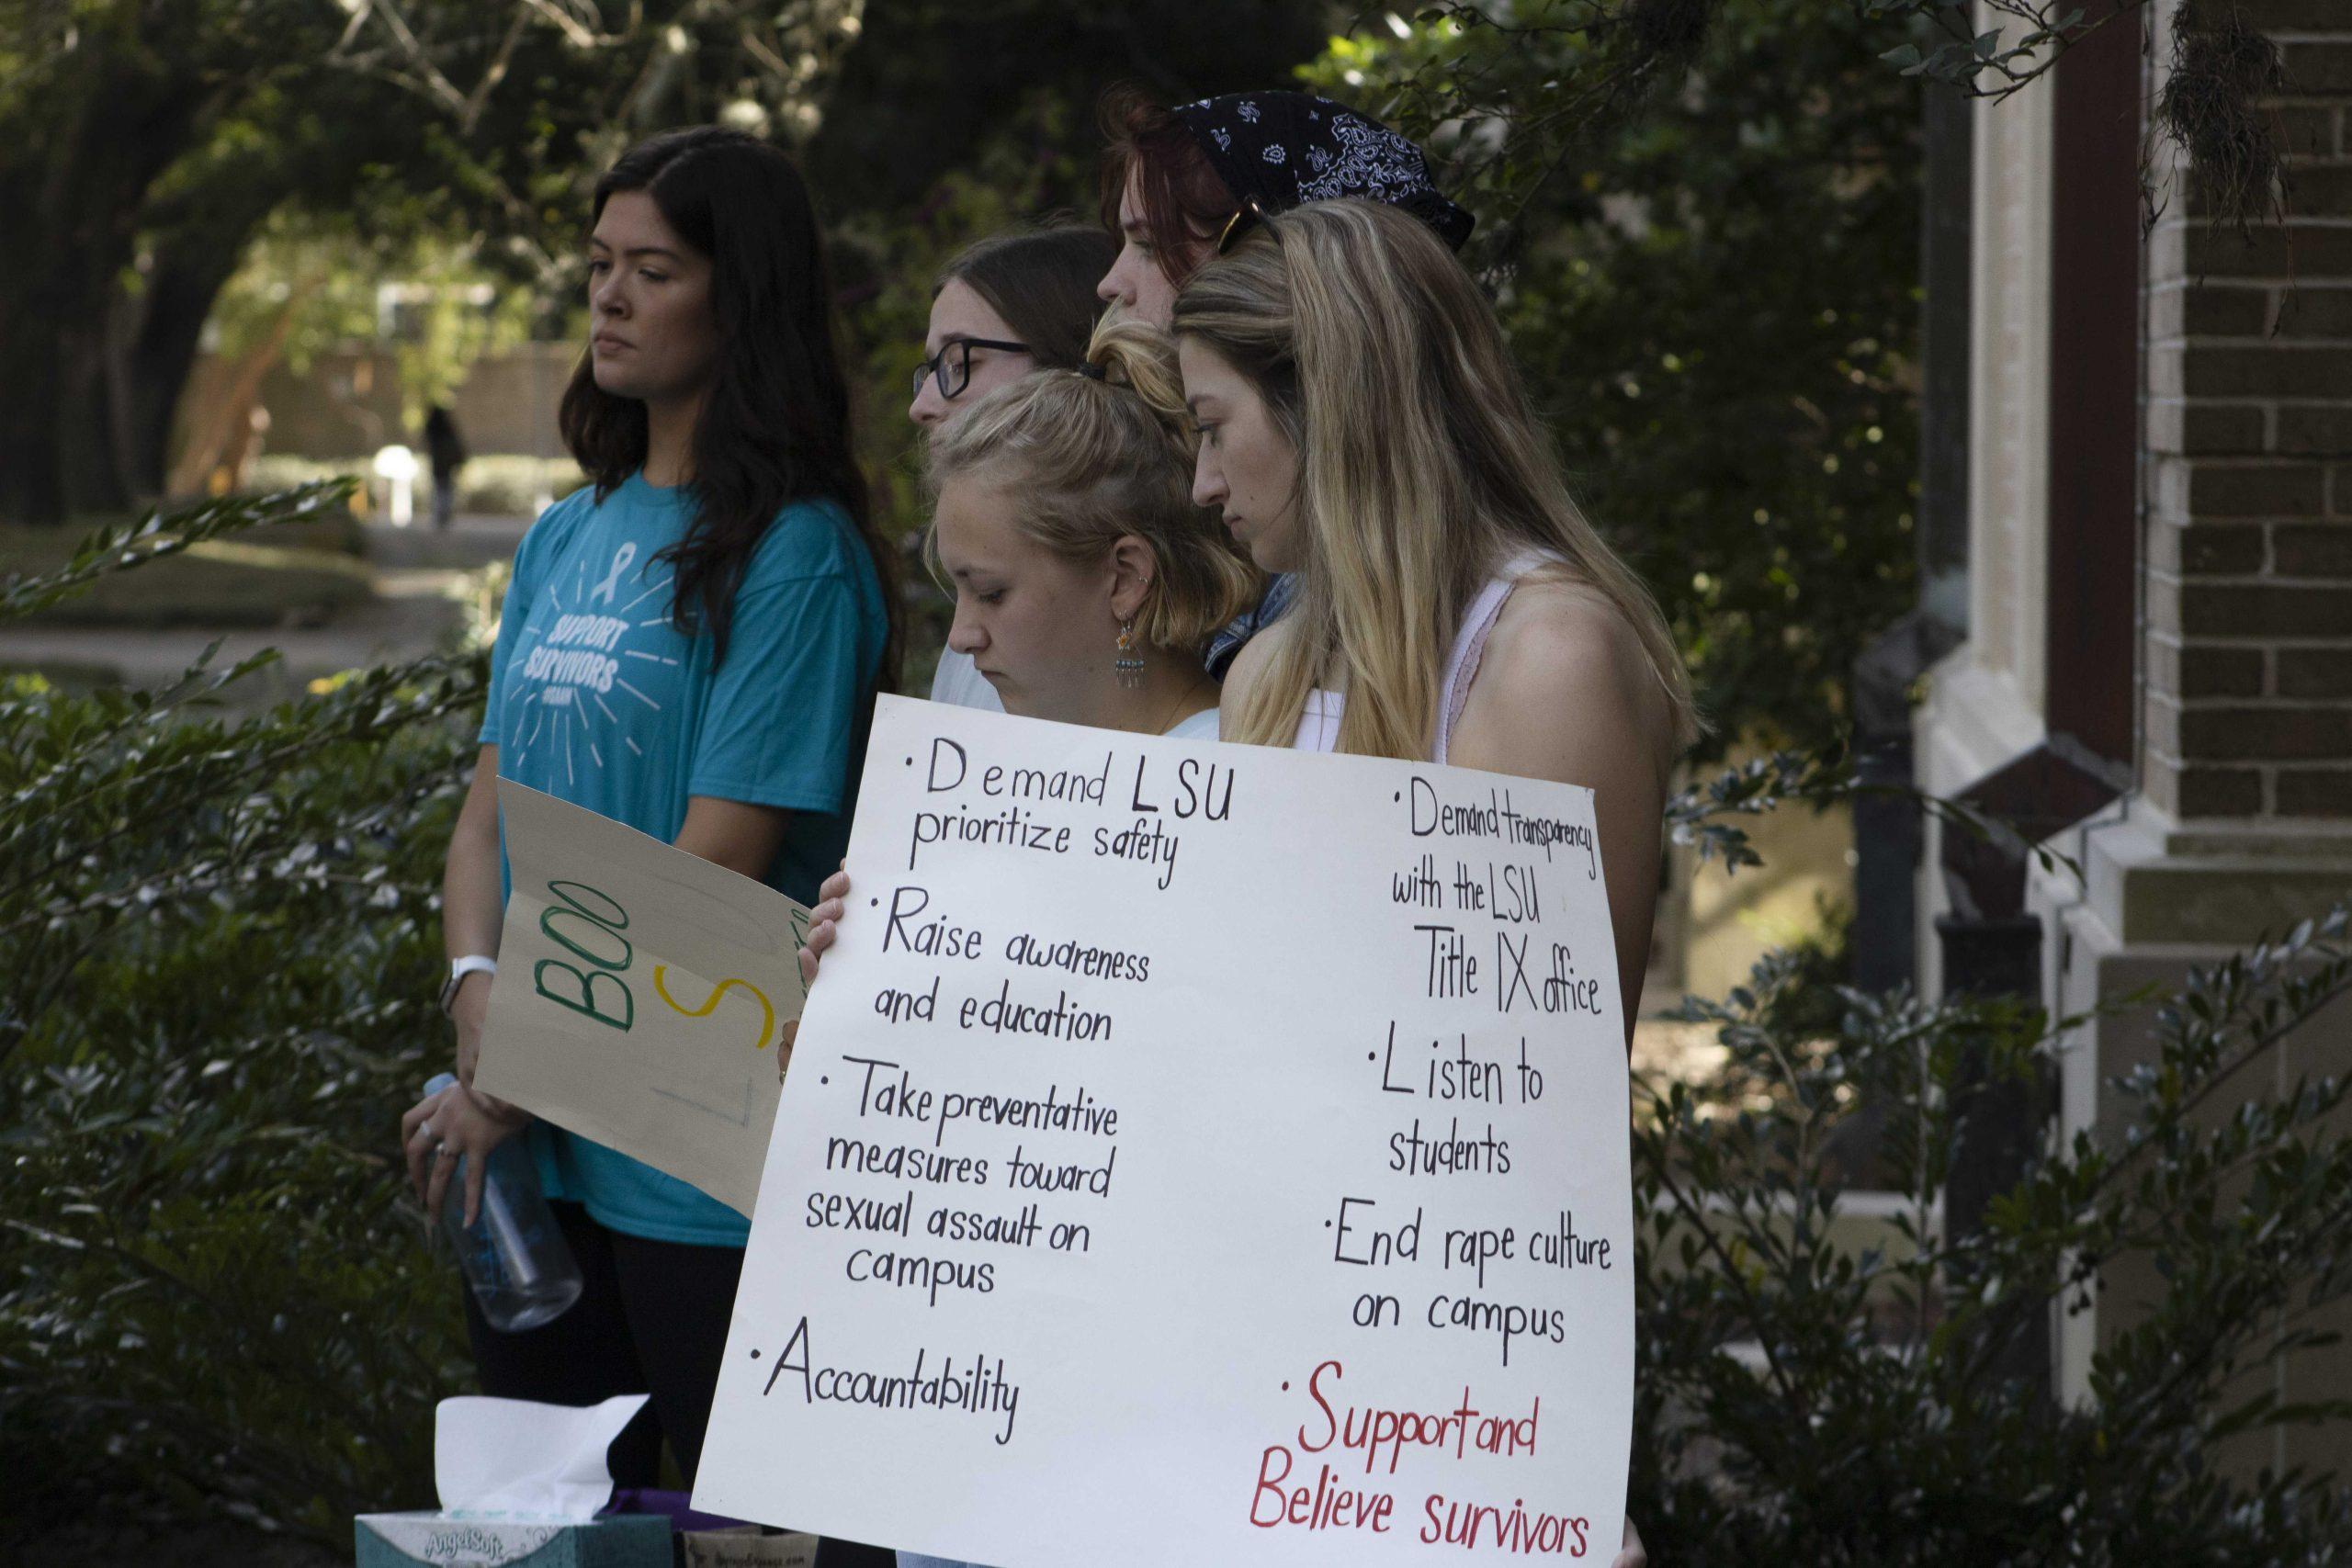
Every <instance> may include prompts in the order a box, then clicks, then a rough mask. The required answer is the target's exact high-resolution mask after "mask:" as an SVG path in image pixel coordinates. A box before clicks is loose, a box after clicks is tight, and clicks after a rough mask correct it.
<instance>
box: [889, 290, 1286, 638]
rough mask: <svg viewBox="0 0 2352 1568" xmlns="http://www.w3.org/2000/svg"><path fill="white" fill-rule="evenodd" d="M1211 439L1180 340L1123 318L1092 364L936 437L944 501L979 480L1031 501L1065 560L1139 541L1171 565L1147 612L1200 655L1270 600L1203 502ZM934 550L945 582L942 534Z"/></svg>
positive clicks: (1045, 376)
mask: <svg viewBox="0 0 2352 1568" xmlns="http://www.w3.org/2000/svg"><path fill="white" fill-rule="evenodd" d="M1196 440H1197V436H1196V435H1195V434H1194V431H1193V420H1192V416H1191V414H1190V413H1189V412H1187V411H1186V410H1185V407H1184V385H1183V380H1182V378H1181V377H1180V376H1179V375H1178V373H1177V369H1176V352H1175V345H1174V344H1172V343H1171V342H1170V339H1169V337H1168V334H1167V333H1162V332H1160V331H1159V330H1158V329H1156V328H1154V327H1152V326H1150V325H1148V324H1147V323H1145V322H1143V321H1135V320H1132V319H1123V318H1122V317H1121V316H1120V315H1119V314H1118V312H1116V311H1114V312H1113V313H1112V314H1111V315H1108V316H1105V317H1104V318H1103V320H1102V321H1100V322H1099V323H1097V324H1096V326H1095V328H1094V334H1093V336H1092V338H1091V340H1090V341H1089V342H1088V344H1087V345H1086V368H1084V369H1082V370H1038V371H1034V372H1032V373H1031V374H1029V375H1027V376H1023V378H1021V379H1020V380H1018V381H1015V382H1013V383H1012V384H1011V385H1010V386H1005V387H1000V388H998V389H996V390H995V391H993V392H990V393H989V395H988V396H986V397H984V398H982V399H981V400H979V401H978V403H976V404H974V405H973V407H972V409H971V411H970V412H967V413H966V414H965V415H964V416H963V417H962V418H960V419H956V420H953V421H951V422H949V423H947V424H946V425H944V427H942V428H941V429H940V430H939V431H938V432H937V433H936V434H933V436H932V437H931V443H930V448H929V453H928V465H927V473H928V478H929V480H930V487H931V494H932V498H933V500H934V501H936V500H937V499H938V495H939V491H940V489H941V487H942V486H944V485H945V484H946V483H947V481H948V480H950V479H959V478H973V479H980V480H982V481H984V482H988V483H992V484H997V485H1001V486H1003V487H1005V488H1007V489H1010V490H1012V491H1014V492H1016V493H1017V494H1018V495H1019V496H1020V498H1021V526H1022V529H1023V532H1025V533H1026V534H1028V536H1030V537H1031V538H1033V539H1035V541H1036V542H1037V543H1039V544H1041V545H1043V546H1045V547H1046V548H1047V549H1049V550H1051V551H1053V552H1054V553H1055V554H1056V555H1058V556H1061V557H1064V558H1067V559H1071V560H1083V561H1096V560H1101V559H1102V558H1103V557H1105V556H1107V555H1109V554H1110V552H1111V550H1112V548H1113V547H1114V546H1115V545H1117V543H1118V542H1119V540H1120V538H1121V537H1122V536H1126V535H1130V534H1132V535H1134V536H1136V537H1137V538H1140V539H1142V540H1143V541H1144V542H1145V543H1146V544H1148V546H1150V547H1151V551H1152V554H1153V555H1154V556H1155V557H1157V558H1158V561H1159V567H1158V570H1156V571H1154V573H1153V574H1152V579H1151V588H1150V592H1149V594H1148V597H1147V598H1146V599H1145V601H1144V604H1143V608H1142V610H1141V611H1140V612H1139V613H1138V614H1137V615H1136V630H1137V631H1138V632H1139V633H1140V634H1141V635H1142V637H1143V638H1144V640H1145V641H1146V642H1147V643H1148V644H1149V645H1150V646H1151V647H1153V648H1157V649H1164V650H1166V651H1168V652H1170V653H1175V654H1179V655H1182V656H1187V657H1191V656H1196V655H1197V654H1198V653H1199V652H1200V650H1201V649H1202V647H1203V646H1204V644H1206V643H1207V641H1208V639H1209V637H1211V636H1212V635H1213V634H1214V633H1216V630H1217V628H1219V627H1220V626H1224V625H1225V624H1226V623H1227V621H1230V620H1231V619H1232V618H1233V617H1234V616H1235V615H1238V614H1239V613H1240V611H1241V610H1242V609H1243V607H1244V606H1246V605H1247V604H1250V602H1251V600H1252V599H1253V598H1254V597H1255V596H1256V593H1257V591H1258V587H1259V579H1258V574H1257V571H1256V569H1254V568H1253V567H1251V566H1250V563H1249V562H1248V561H1246V560H1244V559H1243V558H1241V557H1240V556H1239V555H1238V553H1236V551H1235V550H1234V548H1233V547H1232V545H1231V544H1230V543H1229V542H1228V541H1227V538H1226V537H1225V534H1224V531H1223V530H1222V529H1221V528H1220V527H1218V525H1217V522H1216V514H1215V513H1211V512H1207V511H1204V510H1203V509H1202V508H1200V507H1197V506H1195V505H1193V450H1194V444H1195V442H1196ZM924 554H925V556H926V558H928V559H929V561H930V562H931V568H932V571H933V575H934V576H938V575H940V568H939V549H938V540H937V534H936V531H935V530H934V531H933V534H932V535H930V536H926V538H925V540H924Z"/></svg>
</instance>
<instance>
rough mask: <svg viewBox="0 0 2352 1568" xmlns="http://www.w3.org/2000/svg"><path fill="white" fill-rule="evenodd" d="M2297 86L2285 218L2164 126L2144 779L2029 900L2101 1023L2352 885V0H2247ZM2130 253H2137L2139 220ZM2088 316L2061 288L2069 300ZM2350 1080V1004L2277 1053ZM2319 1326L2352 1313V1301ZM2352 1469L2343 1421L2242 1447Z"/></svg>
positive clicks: (2123, 1314)
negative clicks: (2142, 990)
mask: <svg viewBox="0 0 2352 1568" xmlns="http://www.w3.org/2000/svg"><path fill="white" fill-rule="evenodd" d="M2237 6H2238V10H2239V14H2241V15H2243V16H2244V17H2246V18H2247V19H2248V20H2249V21H2251V22H2252V23H2253V24H2254V25H2256V26H2257V27H2259V28H2262V29H2263V30H2264V31H2265V32H2266V33H2267V35H2268V36H2269V37H2270V38H2271V39H2273V40H2274V41H2275V42H2277V43H2278V46H2279V49H2280V51H2281V54H2282V56H2283V59H2284V63H2285V67H2286V70H2287V72H2288V73H2289V75H2290V78H2291V80H2290V85H2289V87H2288V89H2287V91H2286V92H2284V93H2283V94H2281V95H2280V96H2279V97H2278V99H2277V100H2276V101H2275V103H2273V104H2271V105H2270V106H2268V107H2269V109H2270V112H2272V113H2274V114H2275V115H2276V117H2277V120H2276V123H2277V124H2278V127H2279V128H2280V129H2281V130H2283V131H2284V134H2285V137H2286V140H2287V142H2288V155H2289V157H2288V167H2287V177H2288V180H2289V191H2288V205H2289V209H2290V217H2289V219H2288V220H2287V221H2285V222H2284V223H2277V224H2267V225H2260V226H2257V227H2256V228H2255V229H2254V230H2253V231H2251V232H2250V233H2248V234H2247V235H2245V236H2244V237H2240V236H2237V235H2235V234H2232V233H2228V232H2222V233H2215V232H2213V231H2211V229H2210V228H2209V227H2208V225H2207V221H2206V215H2205V209H2204V206H2203V204H2202V202H2201V201H2200V200H2199V197H2198V194H2197V193H2196V192H2195V191H2194V190H2193V189H2192V188H2191V187H2190V186H2189V184H2188V174H2187V171H2186V170H2185V169H2184V168H2183V167H2182V166H2181V155H2180V153H2179V150H2178V149H2177V148H2176V147H2174V146H2172V145H2171V144H2170V143H2168V142H2166V141H2154V142H2153V143H2152V145H2151V147H2150V152H2151V155H2152V160H2153V164H2154V167H2153V168H2152V170H2151V174H2152V175H2153V176H2154V179H2155V180H2156V181H2157V182H2158V186H2159V189H2160V190H2161V191H2163V192H2164V193H2165V195H2166V197H2167V206H2166V209H2165V213H2164V216H2163V218H2162V220H2161V221H2159V223H2158V224H2157V225H2156V227H2155V229H2154V231H2153V232H2152V233H2151V234H2150V235H2149V236H2148V239H2147V242H2146V246H2145V257H2144V259H2145V272H2144V280H2143V287H2142V290H2141V303H2142V306H2143V311H2144V320H2145V336H2144V340H2143V355H2142V367H2141V368H2142V375H2143V388H2144V390H2145V398H2146V401H2145V405H2144V406H2145V411H2146V414H2145V420H2144V443H2143V453H2142V458H2141V472H2142V489H2143V502H2144V509H2145V522H2144V525H2143V554H2142V558H2141V559H2140V560H2139V561H2138V562H2136V563H2135V562H2131V561H2126V560H2120V559H2119V560H2117V561H2115V562H2114V563H2113V568H2112V571H2111V574H2110V576H2109V580H2108V588H2107V591H2108V592H2115V593H2124V592H2131V588H2132V585H2133V580H2134V575H2135V574H2134V571H2133V568H2134V567H2135V566H2136V567H2137V568H2138V571H2137V574H2136V575H2137V581H2138V586H2139V591H2140V592H2141V596H2142V597H2141V606H2140V608H2141V620H2140V652H2141V659H2140V679H2141V688H2142V689H2141V697H2140V718H2141V726H2140V728H2141V734H2140V743H2139V768H2138V773H2139V780H2138V783H2139V788H2138V790H2137V791H2136V792H2134V793H2133V794H2131V795H2127V796H2126V797H2125V800H2124V801H2123V803H2122V806H2121V808H2120V810H2118V811H2115V812H2112V813H2109V814H2106V815H2105V816H2103V817H2102V818H2101V819H2099V820H2098V821H2096V822H2094V823H2092V824H2089V825H2087V826H2086V827H2085V828H2083V829H2078V830H2076V831H2072V832H2068V833H2064V834H2061V835H2060V836H2059V837H2058V839H2057V840H2056V841H2055V842H2056V847H2057V848H2059V849H2060V850H2062V851H2064V852H2066V853H2068V854H2070V855H2074V856H2076V857H2078V858H2079V859H2080V861H2081V863H2082V864H2083V867H2084V871H2085V876H2084V879H2083V880H2082V881H2081V882H2079V883H2078V882H2076V881H2075V878H2074V877H2072V876H2071V875H2067V874H2038V875H2037V877H2036V879H2035V884H2034V886H2033V888H2032V890H2031V892H2030V897H2029V903H2030V907H2031V908H2034V909H2035V910H2036V911H2037V912H2039V913H2040V914H2041V916H2042V919H2043V922H2044V925H2045V929H2046V930H2047V931H2049V932H2050V933H2051V936H2052V942H2051V946H2050V948H2049V949H2048V951H2047V952H2046V953H2045V954H2044V967H2045V973H2046V975H2047V976H2048V986H2047V990H2048V994H2049V1001H2050V1003H2051V1005H2052V1008H2053V1009H2055V1010H2059V1011H2062V1012H2080V1011H2082V1010H2086V1009H2087V1008H2089V1007H2090V1006H2092V1005H2093V1004H2094V1003H2095V1002H2096V1001H2098V999H2099V998H2112V997H2117V996H2120V995H2122V994H2124V993H2126V992H2128V991H2130V990H2131V989H2132V988H2133V987H2137V986H2140V985H2143V984H2149V983H2153V984H2156V985H2159V986H2165V987H2170V986H2174V985H2177V984H2178V983H2179V982H2180V980H2181V979H2182V977H2183V976H2184V975H2185V974H2186V972H2187V970H2188V968H2189V967H2190V966H2191V965H2192V964H2199V963H2202V962H2207V961H2210V960H2211V959H2213V958H2216V957H2219V956H2221V955H2222V954H2224V953H2230V952H2233V951H2235V950H2238V949H2241V948H2243V947H2244V946H2245V945H2246V944H2247V943H2249V942H2253V941H2254V940H2255V939H2256V937H2258V936H2260V935H2261V934H2263V933H2264V932H2266V931H2267V932H2271V933H2278V932H2281V931H2285V930H2286V929H2287V928H2288V927H2289V926H2290V924H2292V923H2293V922H2294V921H2295V920H2297V919H2301V918H2303V917H2305V916H2309V915H2312V914H2315V913H2317V912H2319V911H2321V910H2323V909H2324V908H2327V907H2328V905H2329V904H2331V903H2333V902H2334V901H2335V900H2336V899H2339V898H2341V897H2345V895H2346V890H2347V889H2352V0H2237ZM2177 9H2178V0H2152V3H2151V4H2150V6H2149V7H2148V10H2147V17H2148V20H2149V23H2150V25H2151V28H2152V34H2153V36H2152V38H2151V39H2150V49H2149V51H2148V56H2147V67H2146V68H2147V71H2148V81H2147V90H2146V92H2145V93H2144V95H2143V102H2145V103H2148V104H2154V102H2156V101H2157V96H2158V94H2159V93H2160V92H2161V90H2162V88H2163V86H2164V84H2165V80H2166V77H2167V73H2168V71H2169V67H2170V62H2171V59H2172V52H2173V39H2172V33H2171V24H2172V21H2173V18H2174V17H2175V16H2176V14H2177ZM2115 243H2117V244H2119V245H2130V244H2131V243H2133V240H2132V237H2131V236H2129V235H2118V236H2116V241H2115ZM2066 308H2067V303H2066V301H2065V300H2064V299H2059V300H2055V301H2053V304H2052V310H2053V311H2054V312H2063V311H2064V310H2066ZM2148 1026H2149V1020H2148V1019H2147V1018H2145V1017H2131V1018H2123V1017H2117V1016H2114V1015H2111V1014H2110V1015H2107V1016H2104V1017H2100V1018H2098V1019H2095V1020H2093V1021H2090V1022H2087V1023H2086V1024H2085V1025H2083V1026H2082V1027H2081V1028H2080V1029H2078V1030H2077V1031H2076V1032H2075V1033H2074V1034H2073V1035H2072V1036H2070V1038H2069V1040H2068V1042H2067V1046H2068V1048H2067V1050H2066V1051H2065V1052H2064V1056H2063V1059H2062V1063H2061V1074H2062V1089H2061V1106H2062V1111H2061V1120H2062V1123H2063V1125H2062V1132H2063V1133H2064V1134H2067V1135H2070V1136H2071V1135H2072V1134H2075V1133H2078V1132H2087V1133H2091V1134H2094V1135H2111V1134H2113V1133H2114V1132H2115V1131H2116V1126H2117V1122H2118V1121H2119V1119H2120V1115H2121V1114H2122V1111H2123V1109H2124V1108H2123V1107H2122V1106H2120V1104H2119V1103H2118V1102H2117V1101H2116V1100H2115V1099H2114V1098H2113V1096H2112V1092H2111V1090H2110V1089H2109V1087H2108V1085H2109V1082H2110V1081H2111V1080H2112V1079H2113V1078H2114V1077H2117V1076H2119V1075H2121V1074H2125V1073H2128V1072H2129V1071H2130V1070H2131V1068H2132V1067H2133V1066H2136V1065H2138V1064H2141V1063H2143V1062H2145V1061H2147V1060H2148V1059H2149V1058H2150V1056H2151V1055H2153V1054H2154V1044H2153V1042H2152V1040H2151V1038H2150V1033H2149V1027H2148ZM2347 1070H2352V1004H2346V1003H2339V1005H2338V1006H2337V1007H2336V1009H2335V1010H2334V1012H2333V1014H2332V1016H2330V1017H2327V1018H2323V1019H2321V1020H2318V1021H2314V1022H2313V1023H2312V1025H2311V1026H2309V1027H2307V1028H2306V1029H2304V1030H2303V1031H2301V1032H2299V1033H2298V1034H2297V1035H2296V1036H2295V1037H2294V1038H2293V1039H2291V1040H2289V1041H2287V1042H2286V1043H2283V1045H2282V1046H2281V1047H2280V1048H2279V1050H2278V1055H2277V1058H2276V1060H2275V1062H2274V1063H2273V1064H2272V1066H2271V1070H2270V1071H2269V1072H2267V1073H2266V1074H2265V1075H2264V1076H2263V1078H2262V1080H2261V1082H2260V1083H2258V1084H2257V1083H2255V1082H2251V1081H2250V1082H2249V1083H2248V1084H2247V1085H2246V1089H2247V1091H2248V1092H2255V1091H2256V1089H2268V1090H2270V1091H2272V1092H2276V1091H2278V1090H2280V1089H2284V1088H2285V1087H2286V1086H2288V1085H2290V1084H2292V1083H2293V1082H2294V1081H2295V1080H2296V1079H2297V1078H2298V1077H2302V1076H2305V1075H2311V1076H2317V1075H2320V1074H2324V1073H2339V1074H2340V1073H2344V1072H2346V1071H2347ZM2164 1290H2165V1282H2164V1281H2163V1280H2160V1279H2158V1278H2156V1277H2155V1276H2154V1272H2153V1270H2151V1269H2146V1268H2145V1267H2143V1266H2142V1265H2141V1264H2139V1263H2136V1262H2134V1261H2133V1260H2130V1259H2124V1260H2119V1262H2118V1263H2117V1264H2116V1265H2115V1266H2114V1267H2112V1268H2111V1269H2109V1271H2108V1272H2107V1273H2106V1275H2105V1276H2104V1277H2103V1279H2102V1280H2101V1290H2100V1293H2099V1295H2098V1301H2097V1304H2096V1306H2095V1308H2094V1310H2092V1311H2091V1312H2088V1313H2085V1314H2079V1315H2064V1316H2062V1317H2061V1319H2060V1321H2059V1323H2058V1325H2057V1327H2058V1344H2057V1352H2058V1354H2057V1360H2058V1372H2059V1383H2060V1388H2061V1392H2062V1393H2066V1394H2079V1393H2081V1392H2082V1390H2083V1389H2084V1387H2085V1386H2086V1377H2087V1374H2088V1370H2089V1365H2090V1358H2091V1356H2092V1354H2093V1353H2094V1352H2095V1351H2096V1349H2097V1348H2098V1346H2099V1345H2100V1344H2102V1343H2105V1342H2107V1341H2108V1340H2109V1339H2110V1338H2111V1337H2112V1336H2113V1335H2114V1334H2115V1333H2117V1332H2118V1331H2120V1329H2122V1328H2124V1327H2126V1326H2128V1325H2130V1324H2131V1322H2132V1321H2133V1320H2134V1318H2135V1317H2136V1316H2137V1315H2138V1314H2140V1313H2141V1312H2143V1311H2144V1310H2145V1308H2146V1305H2147V1303H2150V1302H2153V1301H2154V1300H2156V1299H2157V1298H2159V1297H2160V1296H2161V1295H2162V1293H2163V1292H2164ZM2321 1326H2334V1327H2338V1328H2346V1327H2352V1313H2347V1312H2336V1313H2335V1314H2333V1315H2332V1316H2331V1317H2330V1318H2329V1320H2328V1321H2327V1323H2325V1324H2324V1325H2321ZM2261 1380H2267V1381H2268V1382H2269V1383H2270V1385H2271V1387H2272V1388H2273V1390H2274V1391H2275V1392H2277V1393H2278V1394H2279V1395H2280V1396H2281V1397H2284V1398H2289V1399H2301V1398H2314V1399H2316V1398H2324V1397H2328V1396H2341V1395H2346V1394H2352V1359H2347V1358H2346V1357H2344V1356H2342V1355H2341V1354H2340V1353H2339V1352H2337V1351H2334V1350H2327V1351H2320V1352H2310V1351H2301V1352H2296V1353H2294V1354H2293V1355H2292V1356H2291V1357H2290V1356H2280V1357H2278V1358H2277V1359H2274V1360H2273V1361H2272V1362H2270V1363H2268V1364H2267V1365H2266V1366H2264V1367H2262V1368H2259V1369H2256V1370H2254V1371H2250V1372H2249V1376H2248V1386H2246V1387H2245V1388H2243V1389H2242V1390H2240V1391H2238V1392H2240V1393H2252V1392H2253V1387H2252V1386H2251V1384H2252V1383H2253V1382H2256V1381H2261ZM2222 1459H2223V1461H2224V1462H2227V1463H2229V1464H2231V1465H2232V1466H2233V1467H2234V1468H2237V1469H2240V1470H2251V1469H2252V1468H2254V1467H2256V1466H2259V1465H2263V1464H2269V1465H2284V1464H2294V1463H2300V1464H2306V1465H2312V1466H2315V1467H2318V1468H2322V1469H2333V1470H2339V1471H2341V1470H2346V1469H2352V1430H2347V1428H2346V1426H2345V1425H2344V1424H2337V1425H2335V1426H2332V1427H2322V1428H2315V1429H2298V1430H2295V1431H2291V1432H2282V1433H2277V1434H2272V1435H2269V1436H2267V1437H2265V1438H2263V1439H2261V1440H2260V1441H2259V1442H2248V1443H2242V1444H2239V1445H2237V1446H2236V1447H2234V1448H2233V1450H2230V1451H2229V1452H2228V1453H2227V1454H2225V1455H2223V1456H2222Z"/></svg>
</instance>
